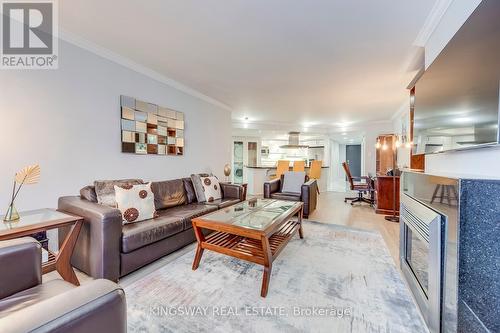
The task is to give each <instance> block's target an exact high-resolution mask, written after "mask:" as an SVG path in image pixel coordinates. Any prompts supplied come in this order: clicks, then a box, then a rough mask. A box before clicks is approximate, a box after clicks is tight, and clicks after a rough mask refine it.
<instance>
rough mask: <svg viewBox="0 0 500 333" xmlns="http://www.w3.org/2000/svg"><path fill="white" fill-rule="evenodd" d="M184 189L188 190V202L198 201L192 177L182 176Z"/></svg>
mask: <svg viewBox="0 0 500 333" xmlns="http://www.w3.org/2000/svg"><path fill="white" fill-rule="evenodd" d="M182 182H183V183H184V190H185V191H186V203H188V204H190V203H193V202H196V192H195V191H194V186H193V181H192V180H191V178H182Z"/></svg>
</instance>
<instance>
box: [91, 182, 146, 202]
mask: <svg viewBox="0 0 500 333" xmlns="http://www.w3.org/2000/svg"><path fill="white" fill-rule="evenodd" d="M137 184H144V182H143V181H142V180H141V179H120V180H96V181H95V182H94V187H95V192H96V195H97V203H98V204H101V205H106V206H110V207H116V200H115V185H116V186H128V185H137Z"/></svg>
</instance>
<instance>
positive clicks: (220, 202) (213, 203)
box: [205, 198, 240, 209]
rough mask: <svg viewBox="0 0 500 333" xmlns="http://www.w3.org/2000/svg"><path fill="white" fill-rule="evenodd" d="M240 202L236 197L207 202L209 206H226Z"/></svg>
mask: <svg viewBox="0 0 500 333" xmlns="http://www.w3.org/2000/svg"><path fill="white" fill-rule="evenodd" d="M239 202H240V199H234V198H225V199H217V200H214V201H211V202H206V203H205V204H206V205H209V206H216V207H217V208H219V209H221V208H226V207H229V206H232V205H235V204H237V203H239Z"/></svg>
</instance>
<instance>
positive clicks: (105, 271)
mask: <svg viewBox="0 0 500 333" xmlns="http://www.w3.org/2000/svg"><path fill="white" fill-rule="evenodd" d="M220 186H221V190H222V195H223V197H222V199H220V200H216V201H213V202H210V203H198V202H197V200H196V195H195V192H194V187H193V183H192V182H191V179H190V178H183V179H174V180H168V181H163V182H153V183H152V190H153V193H154V195H155V206H156V209H157V212H158V214H159V217H157V218H154V219H150V220H146V221H141V222H135V223H130V224H125V225H123V224H122V216H121V213H120V211H119V210H118V209H116V208H111V207H109V206H104V205H100V204H98V203H97V200H96V199H95V192H94V193H93V194H92V193H91V194H90V195H88V194H85V193H84V191H89V190H90V191H92V187H89V186H87V187H86V188H84V189H82V191H80V193H81V195H80V196H70V197H61V198H59V205H58V208H59V210H62V211H65V212H68V213H73V214H76V215H79V216H82V217H83V218H84V219H85V222H84V224H83V226H82V230H81V231H80V235H79V237H78V241H77V243H76V246H75V250H74V252H73V256H72V259H71V264H72V265H73V266H74V267H76V268H78V269H79V270H81V271H83V272H85V273H86V274H88V275H90V276H92V277H94V278H105V279H109V280H112V281H117V280H118V279H119V278H120V277H122V276H124V275H126V274H128V273H130V272H132V271H134V270H137V269H138V268H140V267H142V266H144V265H147V264H148V263H151V262H153V261H155V260H157V259H159V258H161V257H163V256H165V255H167V254H169V253H172V252H174V251H176V250H178V249H180V248H182V247H184V246H186V245H188V244H190V243H192V242H194V241H195V240H196V237H195V235H194V231H193V226H192V224H191V219H192V218H195V217H198V216H201V215H204V214H207V213H210V212H213V211H216V210H217V209H220V208H224V207H227V206H229V205H233V204H235V203H238V202H240V201H241V199H242V196H243V189H242V187H241V186H239V185H233V184H225V183H220ZM84 197H85V198H84ZM67 232H68V231H67V230H64V229H60V231H59V239H64V238H65V236H66V233H67Z"/></svg>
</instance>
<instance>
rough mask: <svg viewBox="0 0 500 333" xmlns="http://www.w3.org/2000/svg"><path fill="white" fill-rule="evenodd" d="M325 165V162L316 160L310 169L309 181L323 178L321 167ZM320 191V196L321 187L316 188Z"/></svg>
mask: <svg viewBox="0 0 500 333" xmlns="http://www.w3.org/2000/svg"><path fill="white" fill-rule="evenodd" d="M322 165H323V161H319V160H314V161H312V162H311V167H310V169H309V179H316V180H319V179H320V178H321V166H322ZM316 188H317V189H318V194H319V186H317V187H316Z"/></svg>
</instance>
